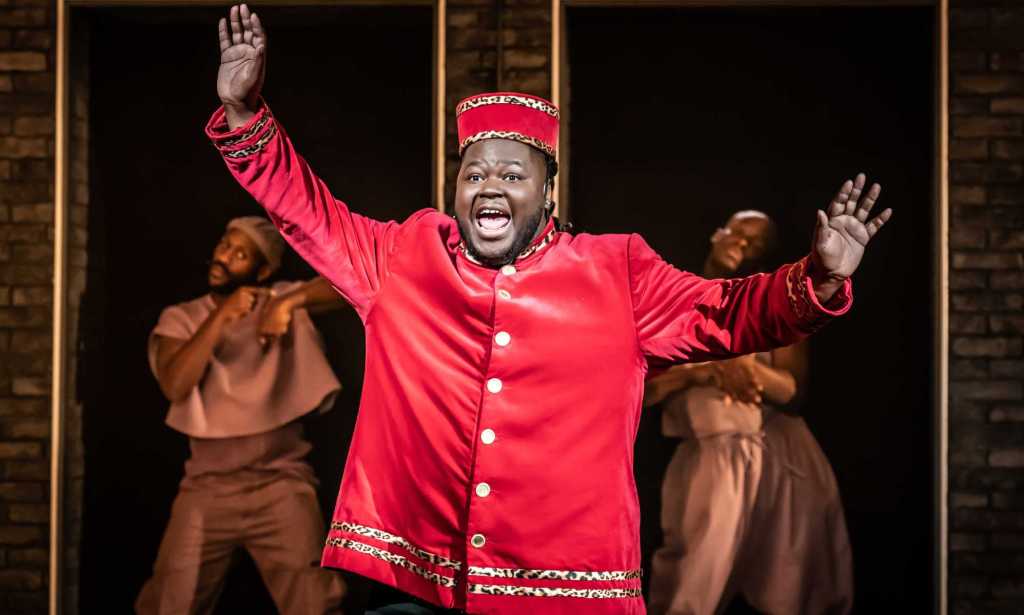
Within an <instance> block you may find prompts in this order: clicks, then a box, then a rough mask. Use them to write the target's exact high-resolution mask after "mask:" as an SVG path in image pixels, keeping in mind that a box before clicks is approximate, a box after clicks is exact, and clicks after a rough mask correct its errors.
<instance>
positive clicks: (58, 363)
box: [48, 0, 447, 615]
mask: <svg viewBox="0 0 1024 615" xmlns="http://www.w3.org/2000/svg"><path fill="white" fill-rule="evenodd" d="M229 2H230V0H227V1H226V0H57V23H56V27H57V52H56V62H57V66H56V80H57V83H56V91H55V99H56V102H55V109H54V120H55V122H56V128H55V133H54V194H53V196H54V203H53V205H54V222H53V244H54V249H53V354H52V357H51V363H52V382H51V387H50V434H51V435H50V535H49V539H50V544H49V550H50V556H49V588H48V591H49V609H48V612H49V615H60V613H61V606H62V605H61V593H62V589H63V588H62V583H61V581H62V572H63V559H64V553H63V537H62V533H63V532H62V528H63V511H64V472H63V461H64V405H65V401H66V400H65V395H66V394H67V367H68V357H67V356H66V352H67V331H66V323H67V316H68V314H67V311H68V310H67V307H68V306H67V249H68V228H67V223H68V212H69V210H70V204H69V202H68V194H69V191H68V182H69V173H68V169H69V166H70V165H69V160H68V156H69V148H68V144H69V138H70V118H69V92H68V84H69V72H70V63H69V46H70V42H71V41H70V35H71V9H73V8H77V7H101V6H103V7H156V6H178V7H185V6H226V5H227V4H229ZM259 4H260V5H262V6H316V5H321V6H325V5H327V6H395V7H399V6H433V7H434V25H433V28H434V37H433V39H434V41H433V55H434V62H433V64H434V83H433V96H432V100H433V106H434V114H433V120H432V123H433V143H432V147H431V152H432V161H431V165H432V168H431V178H432V183H433V190H432V193H433V197H434V203H435V206H436V207H437V208H438V210H440V211H442V212H443V211H444V169H445V164H444V135H445V24H446V22H447V19H446V16H447V1H446V0H268V1H267V2H259Z"/></svg>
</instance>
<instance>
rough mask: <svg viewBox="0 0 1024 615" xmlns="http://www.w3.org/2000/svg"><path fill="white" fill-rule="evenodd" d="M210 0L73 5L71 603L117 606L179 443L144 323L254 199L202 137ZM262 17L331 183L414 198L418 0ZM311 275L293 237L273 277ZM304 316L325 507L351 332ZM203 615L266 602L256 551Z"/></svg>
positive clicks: (425, 169) (87, 608)
mask: <svg viewBox="0 0 1024 615" xmlns="http://www.w3.org/2000/svg"><path fill="white" fill-rule="evenodd" d="M225 11H226V8H224V9H221V8H201V7H200V8H192V7H188V8H186V7H176V8H145V9H143V8H131V9H127V8H103V9H79V10H76V11H75V13H74V24H75V27H76V28H86V29H88V30H89V34H90V37H89V39H90V41H91V43H90V48H89V50H88V51H89V54H90V71H89V87H90V92H91V100H90V105H89V109H88V117H89V133H90V136H91V138H90V149H89V159H90V185H89V186H88V191H89V200H90V210H89V216H90V218H89V224H88V237H87V244H88V254H89V277H88V290H87V294H86V296H85V298H84V307H83V310H82V313H81V314H80V317H79V318H80V323H81V327H80V328H81V331H82V338H83V344H82V347H81V348H80V349H79V351H78V356H77V361H78V365H79V369H78V372H79V375H80V378H79V382H78V383H77V386H78V394H79V396H80V398H81V399H82V400H83V403H84V434H83V438H84V445H85V462H86V471H85V476H86V479H85V493H84V520H83V528H82V552H81V588H82V589H81V602H80V604H81V611H82V612H83V613H101V612H103V613H126V612H130V611H131V608H132V603H133V601H134V599H135V597H136V595H137V593H138V591H139V589H140V587H141V586H142V583H143V582H144V581H145V579H146V578H147V577H148V576H149V574H150V572H151V568H152V565H153V561H154V558H155V555H156V551H157V547H158V544H159V541H160V537H161V534H162V532H163V529H164V525H165V523H166V521H167V518H168V514H169V512H170V505H171V501H172V499H173V497H174V494H175V492H176V489H177V484H178V481H179V480H180V478H181V474H182V466H183V462H184V460H185V457H186V455H187V441H186V439H185V437H184V436H182V435H181V434H178V433H176V432H174V431H172V430H171V429H169V428H168V427H166V426H165V425H164V423H163V419H164V416H165V412H166V408H167V401H166V400H165V399H164V398H163V396H162V395H161V393H160V391H159V389H158V388H157V385H156V382H155V380H154V378H153V376H152V375H151V374H150V372H149V367H148V366H147V362H146V351H145V349H146V339H147V336H148V334H149V332H150V330H151V329H152V327H153V326H154V325H155V323H156V319H157V317H158V316H159V314H160V311H161V310H162V309H163V308H164V307H166V306H168V305H171V304H174V303H178V302H182V301H186V300H189V299H192V298H195V297H197V296H200V295H202V294H203V293H205V292H206V281H205V270H206V266H207V265H206V263H207V260H208V259H209V257H210V254H211V251H212V248H213V246H214V244H215V242H216V240H217V239H218V238H219V237H220V234H221V233H222V232H223V229H224V225H225V223H226V222H227V221H228V220H229V219H230V218H232V217H235V216H239V215H252V214H256V213H259V212H260V209H259V207H258V205H257V204H256V203H254V202H253V201H252V200H251V199H250V198H249V196H248V195H247V194H246V193H245V192H244V191H243V190H242V189H241V188H240V187H239V186H237V185H236V184H235V183H234V180H233V179H232V178H231V177H230V175H229V174H228V172H227V170H226V169H225V168H224V163H223V162H222V161H221V159H220V156H219V154H218V153H217V151H216V150H215V149H214V148H213V146H212V145H211V144H210V143H209V142H208V141H207V139H206V137H205V136H204V134H203V127H204V125H205V123H206V121H207V119H208V118H209V116H210V114H211V113H212V112H213V110H214V109H215V108H216V106H217V104H218V101H217V97H216V89H215V79H216V73H217V65H218V48H217V42H216V28H217V20H218V18H219V17H221V16H222V15H223V14H224V13H225ZM260 15H261V17H262V18H263V21H264V24H265V25H266V27H267V28H268V33H269V42H270V48H269V54H268V58H269V64H268V71H267V85H266V88H265V98H266V100H267V101H268V103H269V104H270V105H271V106H272V108H273V109H274V112H275V115H276V117H277V118H278V119H279V120H280V121H281V122H282V124H283V125H284V126H285V127H286V128H287V130H288V133H289V136H290V137H291V138H292V140H293V141H294V142H295V144H296V148H297V149H298V150H299V151H300V152H301V153H302V154H303V156H304V157H305V158H306V159H307V160H309V161H310V163H311V164H312V166H313V167H314V169H316V171H317V172H318V173H319V174H320V175H321V177H323V178H324V180H325V181H326V183H327V185H329V186H330V187H331V188H332V190H333V191H334V194H335V195H336V196H337V197H338V198H341V199H343V200H345V201H346V202H347V203H348V204H349V205H350V206H351V207H352V208H353V209H354V210H356V211H358V212H360V213H364V214H367V215H369V216H372V217H375V218H380V219H404V218H405V217H406V216H408V215H409V214H410V213H412V212H413V211H415V210H418V209H421V208H424V207H430V206H431V204H430V200H431V194H432V192H433V191H432V187H431V177H432V176H431V152H432V148H431V143H432V126H431V120H432V106H431V105H432V79H433V59H432V54H433V51H432V49H433V42H432V36H433V10H432V7H430V6H429V5H427V6H416V7H395V6H389V7H386V8H385V7H358V8H356V7H349V8H343V7H301V8H299V7H294V8H273V7H268V8H261V9H260ZM396 42H398V44H396ZM312 275H313V273H312V271H311V270H309V269H308V268H307V267H306V266H305V265H304V264H303V263H301V262H300V261H299V260H298V258H297V257H295V255H294V254H292V255H290V256H289V260H288V261H287V264H286V266H285V270H284V272H283V274H282V276H281V277H283V278H284V279H296V278H308V277H311V276H312ZM318 325H319V327H320V330H321V332H322V333H323V334H324V337H325V338H326V341H327V346H328V349H329V354H330V359H331V362H332V364H333V365H334V367H335V371H336V372H337V373H338V375H339V378H340V379H341V381H342V384H343V387H344V389H343V392H342V395H341V396H340V398H339V400H338V402H337V404H336V406H335V408H334V409H333V411H332V412H329V413H328V414H326V415H324V416H320V417H314V418H311V419H309V424H307V430H306V431H307V437H309V438H310V439H311V440H312V441H313V444H314V447H315V448H314V453H313V454H312V459H311V462H312V464H313V466H314V468H315V470H316V472H317V475H318V477H319V479H320V499H321V505H322V506H323V508H324V514H325V515H329V514H330V512H331V511H332V510H333V506H334V499H335V497H336V495H337V487H338V483H339V481H340V477H341V471H342V466H343V463H344V460H345V457H346V454H347V449H348V443H349V438H350V435H351V432H352V428H353V425H354V423H355V415H356V409H357V405H358V400H359V395H360V388H361V384H362V373H363V330H362V326H361V324H360V322H359V320H358V318H357V317H356V316H355V314H354V313H353V312H351V311H349V310H346V311H343V312H340V313H334V314H332V315H329V316H328V317H325V318H322V319H320V320H318ZM243 563H244V561H243ZM218 612H223V613H239V612H247V613H264V612H274V608H273V605H272V604H271V603H270V601H269V596H268V595H267V593H266V592H265V590H264V589H263V588H262V583H261V582H260V580H259V578H258V576H257V574H256V571H255V567H254V566H252V565H251V564H249V565H243V566H241V567H240V568H238V569H237V570H236V571H235V572H234V573H233V574H232V576H230V577H229V580H228V585H227V588H226V591H225V595H224V596H223V597H222V600H221V603H220V605H219V609H218Z"/></svg>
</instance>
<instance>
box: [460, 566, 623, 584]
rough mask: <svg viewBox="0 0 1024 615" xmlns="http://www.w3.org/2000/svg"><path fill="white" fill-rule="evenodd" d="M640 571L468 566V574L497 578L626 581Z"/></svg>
mask: <svg viewBox="0 0 1024 615" xmlns="http://www.w3.org/2000/svg"><path fill="white" fill-rule="evenodd" d="M642 574H643V573H642V571H641V570H640V569H639V568H637V569H635V570H595V571H585V570H543V569H531V568H485V567H481V566H470V567H469V576H474V577H494V578H499V579H530V580H547V579H557V580H559V581H628V580H630V579H639V578H640V576H641V575H642Z"/></svg>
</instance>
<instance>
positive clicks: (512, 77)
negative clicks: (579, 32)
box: [445, 0, 551, 204]
mask: <svg viewBox="0 0 1024 615" xmlns="http://www.w3.org/2000/svg"><path fill="white" fill-rule="evenodd" d="M447 42H448V47H447V50H446V51H447V56H448V61H447V65H446V69H447V72H448V81H447V83H446V89H445V111H446V113H447V116H446V118H447V121H446V123H445V126H446V128H447V131H446V133H447V134H446V135H445V177H446V187H447V189H446V190H445V195H446V198H445V203H447V204H450V203H451V202H452V189H453V188H452V186H453V180H454V178H455V175H456V173H458V170H459V146H458V141H457V138H456V127H455V119H454V115H455V105H457V104H458V102H459V101H460V100H462V99H463V98H465V97H467V96H471V95H473V94H477V93H480V92H487V91H494V90H503V91H504V90H509V91H516V92H525V93H527V94H534V95H537V96H543V97H545V98H547V97H549V96H550V93H551V72H550V66H551V5H550V3H549V2H547V0H450V1H449V2H448V24H447Z"/></svg>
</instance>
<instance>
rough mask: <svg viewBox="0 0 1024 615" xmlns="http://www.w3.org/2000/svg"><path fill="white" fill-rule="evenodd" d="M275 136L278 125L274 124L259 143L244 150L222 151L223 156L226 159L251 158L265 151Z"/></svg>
mask: <svg viewBox="0 0 1024 615" xmlns="http://www.w3.org/2000/svg"><path fill="white" fill-rule="evenodd" d="M275 134H277V125H276V124H273V123H272V124H271V125H270V128H268V129H267V132H266V133H265V134H264V135H263V136H262V137H260V139H259V141H257V142H255V143H253V144H252V145H250V146H249V147H243V148H242V149H236V150H230V151H224V150H221V154H222V155H223V156H224V157H225V158H245V157H246V156H251V155H252V154H256V153H258V152H261V151H263V148H264V147H266V145H267V143H270V140H271V139H273V138H274V135H275Z"/></svg>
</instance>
